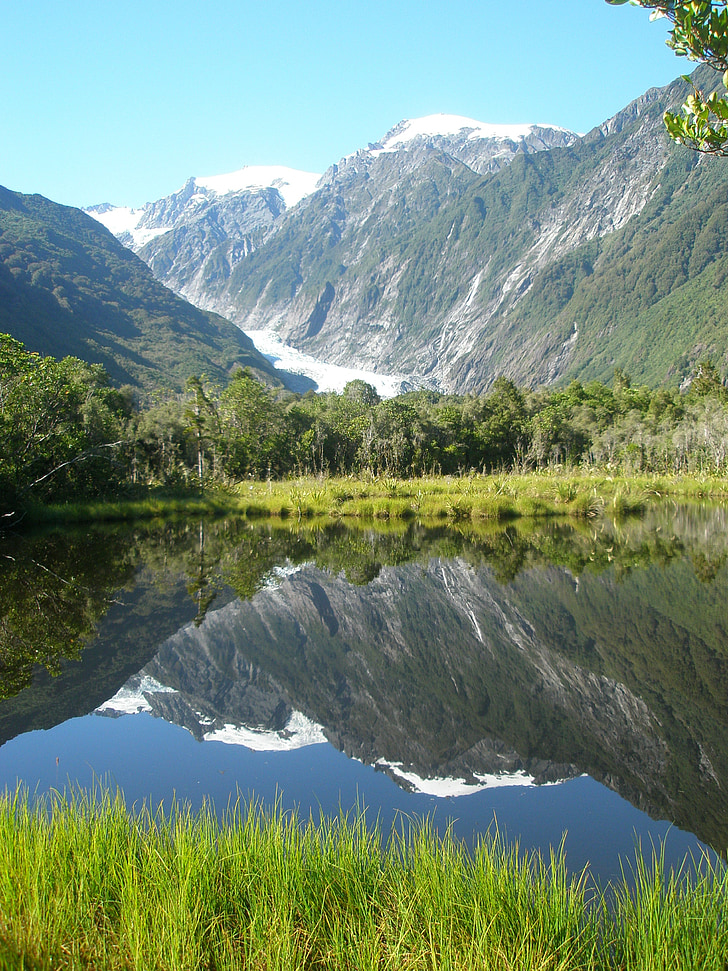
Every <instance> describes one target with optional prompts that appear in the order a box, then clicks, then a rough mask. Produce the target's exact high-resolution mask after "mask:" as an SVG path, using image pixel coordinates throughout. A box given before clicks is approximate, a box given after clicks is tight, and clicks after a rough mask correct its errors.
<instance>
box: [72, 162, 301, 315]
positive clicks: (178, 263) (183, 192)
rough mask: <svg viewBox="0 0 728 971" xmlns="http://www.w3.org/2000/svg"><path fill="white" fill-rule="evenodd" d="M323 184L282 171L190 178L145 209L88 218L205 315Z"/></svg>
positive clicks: (256, 169) (256, 168) (101, 209)
mask: <svg viewBox="0 0 728 971" xmlns="http://www.w3.org/2000/svg"><path fill="white" fill-rule="evenodd" d="M319 179H320V175H319V174H317V173H315V172H302V171H299V170H297V169H290V168H286V167H284V166H281V165H273V166H261V165H253V166H245V167H244V168H242V169H240V170H239V171H237V172H231V173H229V174H227V175H218V176H210V177H207V178H190V179H188V180H187V182H186V183H185V184H184V186H183V187H182V188H181V189H180V190H179V191H178V192H174V193H172V195H170V196H167V197H166V198H164V199H159V200H158V201H157V202H152V203H148V204H147V205H146V206H144V207H143V208H142V209H128V208H124V207H115V206H110V205H108V204H106V203H104V204H102V205H99V206H92V207H91V208H89V209H87V210H86V212H87V213H88V214H89V215H91V216H93V217H94V218H95V219H98V220H99V222H102V223H103V224H104V225H105V226H106V227H107V229H109V230H110V231H111V232H112V233H114V234H115V235H116V236H117V238H118V239H119V241H120V242H122V243H124V245H126V246H129V248H130V249H132V250H134V252H136V253H139V254H140V255H142V256H143V258H144V260H145V261H146V262H147V263H148V265H149V266H150V267H151V269H152V271H153V272H154V274H155V276H156V277H157V278H158V279H159V280H161V281H162V282H163V283H165V284H166V285H167V286H169V287H171V288H172V289H173V290H174V291H175V292H176V293H179V294H180V295H182V296H184V297H185V298H186V299H188V300H191V301H192V302H193V303H195V304H197V305H198V306H200V307H204V306H206V299H205V294H206V292H207V290H208V289H209V288H210V286H214V285H215V281H217V280H219V279H220V277H221V275H222V276H224V277H226V276H227V275H229V272H230V269H231V268H232V267H233V266H235V265H236V264H237V263H238V262H239V261H240V260H241V259H243V258H244V257H245V256H247V255H248V254H249V253H250V252H252V250H253V249H254V248H255V245H256V241H257V240H258V239H259V238H260V237H261V234H263V233H265V231H267V230H270V229H271V228H272V227H273V226H274V225H275V224H276V222H277V220H278V219H279V217H281V216H282V214H283V213H284V212H285V211H286V210H287V209H288V208H290V207H291V206H294V205H295V204H296V203H297V202H299V201H300V200H301V199H302V198H304V197H305V196H306V195H308V194H310V193H311V192H313V190H314V189H315V187H316V184H317V183H318V181H319ZM208 309H210V308H208Z"/></svg>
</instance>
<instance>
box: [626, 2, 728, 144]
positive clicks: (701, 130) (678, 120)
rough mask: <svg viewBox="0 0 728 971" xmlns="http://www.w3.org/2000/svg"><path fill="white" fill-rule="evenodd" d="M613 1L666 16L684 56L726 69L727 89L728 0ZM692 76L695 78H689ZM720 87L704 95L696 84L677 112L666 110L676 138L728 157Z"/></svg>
mask: <svg viewBox="0 0 728 971" xmlns="http://www.w3.org/2000/svg"><path fill="white" fill-rule="evenodd" d="M607 3H609V4H611V5H612V6H622V5H623V4H625V3H631V4H632V6H635V7H646V8H647V9H648V10H651V11H652V14H651V19H655V20H656V19H658V18H660V17H667V19H668V20H669V21H670V23H671V24H672V27H671V30H670V34H669V37H668V39H667V44H668V46H670V47H671V48H672V49H673V50H674V51H675V53H676V54H678V55H679V56H680V57H688V58H690V60H692V61H702V62H703V63H705V64H709V65H710V66H711V67H712V68H714V69H715V70H716V71H718V72H720V73H722V74H723V87H724V88H728V9H727V8H728V0H686V2H682V3H681V2H677V0H607ZM686 80H687V81H690V78H688V77H686ZM691 83H692V82H691ZM718 87H719V86H718V85H716V90H714V91H711V92H709V93H708V94H705V93H704V92H702V91H699V90H698V89H697V88H695V87H693V92H692V94H690V95H689V96H688V98H687V99H686V101H685V103H684V104H683V106H682V111H681V112H679V113H677V114H675V113H673V112H670V111H666V112H665V127H666V128H667V131H668V133H669V135H670V137H671V138H673V139H674V140H675V141H677V142H680V143H682V144H683V145H687V146H688V147H690V148H693V149H695V150H696V151H698V152H705V153H708V154H711V155H722V156H728V98H726V96H725V92H724V91H723V92H720V91H719V90H717V89H718Z"/></svg>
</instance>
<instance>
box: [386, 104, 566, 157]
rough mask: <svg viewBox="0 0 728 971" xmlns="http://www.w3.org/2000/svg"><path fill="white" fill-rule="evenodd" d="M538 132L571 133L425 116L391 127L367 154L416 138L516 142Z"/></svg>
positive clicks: (459, 117)
mask: <svg viewBox="0 0 728 971" xmlns="http://www.w3.org/2000/svg"><path fill="white" fill-rule="evenodd" d="M539 129H549V130H551V131H559V132H564V133H565V134H571V133H570V132H569V131H568V129H566V128H560V127H559V126H558V125H545V124H543V125H541V124H538V125H493V124H488V123H486V122H482V121H476V120H475V119H474V118H466V117H464V116H463V115H446V114H437V115H425V116H424V117H422V118H408V119H406V120H405V121H401V122H400V123H399V124H398V125H395V127H394V128H392V129H391V131H389V132H387V134H386V135H385V136H384V138H383V139H382V141H381V142H380V143H379V144H378V145H375V146H373V148H372V151H371V154H372V155H378V154H381V153H384V152H396V151H397V149H399V148H401V147H402V146H403V145H406V144H407V143H408V142H411V141H414V140H415V139H416V138H448V137H452V136H455V135H457V136H459V137H461V138H462V137H466V138H467V139H468V140H469V141H475V140H476V139H495V140H509V141H518V140H520V139H525V138H528V137H529V135H532V134H534V133H535V132H537V131H538V130H539Z"/></svg>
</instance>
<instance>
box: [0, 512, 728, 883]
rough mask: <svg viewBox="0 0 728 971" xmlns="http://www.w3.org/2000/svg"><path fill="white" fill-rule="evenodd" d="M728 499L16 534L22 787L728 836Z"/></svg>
mask: <svg viewBox="0 0 728 971" xmlns="http://www.w3.org/2000/svg"><path fill="white" fill-rule="evenodd" d="M727 525H728V517H727V516H726V513H725V510H721V509H715V508H698V507H694V508H689V509H687V508H676V507H670V508H665V507H663V508H661V509H655V510H653V511H652V512H651V513H650V514H649V515H648V516H646V517H644V518H643V519H640V520H629V521H626V522H621V523H612V522H610V521H609V520H604V521H600V522H598V523H596V524H593V523H588V524H580V525H574V524H569V525H564V524H556V523H546V524H544V523H540V524H534V523H528V522H519V523H518V524H517V525H515V526H514V525H509V526H508V527H505V526H502V525H501V526H495V525H490V526H485V527H483V528H482V529H478V530H475V531H473V530H471V529H470V528H469V529H464V530H462V531H451V530H447V529H444V528H442V529H427V528H424V527H422V526H418V525H412V524H411V525H408V526H404V525H401V526H399V527H395V528H389V529H387V530H383V531H377V530H374V529H372V528H360V529H353V530H352V529H347V528H344V527H341V526H331V527H326V528H306V527H302V526H300V525H296V526H294V527H284V526H283V525H281V524H276V525H270V524H266V525H264V526H254V525H251V524H249V523H246V522H243V521H205V522H196V523H194V524H191V523H187V524H180V523H165V524H153V525H144V526H137V527H134V528H133V529H129V528H128V527H124V528H114V529H109V528H107V529H93V530H88V531H74V532H70V531H66V532H46V533H42V534H37V535H25V536H22V537H6V538H5V539H3V541H2V550H0V552H2V557H1V558H0V699H1V700H0V789H1V788H9V789H11V790H13V789H15V787H16V786H17V785H18V784H19V783H22V784H23V785H25V786H26V787H27V788H28V789H29V790H30V791H31V792H33V793H44V792H47V791H49V790H52V789H63V788H64V787H67V786H69V785H72V786H81V787H84V788H92V787H93V786H94V785H98V784H103V785H111V786H113V787H117V786H118V787H119V788H120V789H121V790H122V791H123V793H124V795H125V798H126V799H127V802H129V803H130V804H132V803H137V804H139V803H141V802H142V801H143V800H147V801H151V802H152V804H153V805H157V804H159V803H160V802H163V803H164V804H165V805H169V804H170V802H171V801H172V800H173V799H174V798H176V799H178V800H181V801H185V802H189V803H190V804H191V805H192V806H193V807H197V806H199V805H200V804H201V803H202V801H203V800H211V801H212V802H213V803H214V805H215V806H216V807H217V808H218V809H220V810H223V809H224V808H225V807H226V806H227V805H228V804H229V803H230V802H231V801H235V800H236V799H238V798H242V799H249V798H255V799H258V800H260V801H262V802H263V803H264V804H266V805H272V804H273V803H274V802H276V801H278V802H279V803H280V804H281V805H282V806H283V807H284V808H293V807H297V808H299V809H300V811H301V812H302V814H304V815H306V816H307V815H308V814H309V812H312V813H313V814H314V816H316V817H318V815H319V813H321V812H324V813H336V812H338V811H340V810H343V811H348V810H352V809H353V808H354V807H357V806H358V807H364V808H366V811H367V816H368V818H369V819H370V820H371V821H372V822H374V821H375V820H378V821H379V822H380V824H381V825H382V827H383V828H384V829H385V830H386V829H387V828H388V827H389V826H390V825H391V824H392V823H393V822H394V821H396V820H397V819H398V818H399V817H400V815H401V814H405V815H406V816H409V817H422V816H426V815H427V816H431V817H432V818H433V819H434V821H435V823H436V824H437V825H438V826H439V827H440V828H443V829H444V827H445V826H446V825H447V824H448V823H449V822H452V825H453V826H454V828H455V831H456V833H457V834H458V835H460V836H461V837H463V838H464V839H465V840H467V841H468V842H471V841H472V840H473V839H474V838H477V837H478V836H479V835H481V834H483V833H485V832H486V831H487V830H488V829H492V828H493V827H495V826H497V827H498V829H499V830H500V831H501V832H505V833H506V834H507V836H508V837H509V838H511V839H516V840H518V841H519V843H520V845H521V846H522V847H523V848H527V849H530V848H539V849H541V850H545V851H547V850H548V847H549V846H550V845H558V844H559V843H560V842H561V840H562V838H564V839H565V846H566V853H567V862H568V863H569V864H570V866H571V867H572V868H574V869H580V868H581V867H582V866H583V865H584V864H586V863H587V862H589V864H590V866H591V869H592V872H593V873H595V875H597V876H599V877H602V878H603V879H610V878H612V877H615V876H618V875H619V873H620V865H621V864H620V860H628V859H629V858H630V857H632V856H633V854H634V849H635V846H636V845H637V843H638V842H641V844H642V846H643V848H645V847H646V848H647V849H648V851H649V850H650V844H651V843H659V842H661V841H665V845H666V855H667V858H668V860H669V861H670V862H673V863H677V862H679V861H680V860H681V859H682V858H683V857H684V855H685V853H686V852H692V853H694V854H700V853H701V851H702V849H703V848H704V847H712V849H713V850H715V851H717V852H718V853H720V854H723V852H724V850H725V848H726V846H727V845H728V798H727V797H726V792H727V791H728V609H727V606H726V605H727V604H728V564H727V563H726V560H727V559H728V532H727V530H726V526H727ZM564 834H565V836H564Z"/></svg>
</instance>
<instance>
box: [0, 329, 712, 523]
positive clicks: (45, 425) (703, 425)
mask: <svg viewBox="0 0 728 971" xmlns="http://www.w3.org/2000/svg"><path fill="white" fill-rule="evenodd" d="M554 465H561V466H570V467H576V466H582V467H583V466H598V467H601V468H607V469H614V470H615V471H616V470H619V471H622V472H627V473H630V472H649V471H656V472H695V471H706V472H708V471H710V472H713V473H715V472H721V471H724V470H726V467H727V466H728V389H726V388H725V387H724V385H723V384H722V382H721V380H720V376H719V374H718V372H717V370H716V368H715V367H714V366H713V365H712V364H711V362H710V361H708V360H706V361H703V362H701V363H700V364H699V365H698V366H697V367H696V368H695V370H694V373H693V375H692V380H691V382H690V384H689V387H688V388H687V389H686V390H684V391H679V390H676V389H675V390H669V389H665V388H660V389H656V390H655V389H650V388H647V387H636V386H633V385H632V384H631V382H630V380H629V377H628V376H627V375H625V374H624V373H623V372H621V371H619V370H616V371H615V373H614V379H613V381H612V384H611V386H609V385H605V384H602V383H600V382H598V381H593V382H589V383H587V384H581V383H579V382H577V381H574V382H572V383H571V384H570V385H568V387H564V388H554V387H550V388H542V389H538V390H524V389H521V388H518V387H516V386H515V385H514V384H513V383H512V382H511V381H508V380H506V379H505V378H499V379H498V380H497V381H496V382H495V384H494V385H493V387H492V389H491V390H490V391H489V392H488V393H487V394H484V395H470V394H469V395H444V394H438V393H436V392H434V391H427V390H420V391H413V392H409V393H406V394H403V395H400V396H399V397H397V398H392V399H387V400H381V399H380V398H379V396H378V395H377V393H376V391H375V389H374V388H372V387H371V386H370V385H368V384H366V383H365V382H363V381H351V382H350V383H349V384H348V385H347V386H346V387H345V388H344V390H343V392H342V393H341V394H337V393H334V392H330V393H321V394H315V393H313V392H307V393H306V394H304V395H300V394H295V393H293V392H291V391H287V390H283V389H280V388H271V387H268V386H266V385H265V384H263V383H261V382H260V381H259V380H257V378H256V377H255V376H254V375H253V374H252V372H251V371H250V370H248V369H247V368H246V369H239V370H238V371H237V372H236V373H235V374H234V375H233V377H232V378H231V379H230V381H229V382H228V384H227V386H226V387H224V388H221V387H219V386H217V385H214V384H211V383H208V382H206V381H205V380H204V378H201V377H192V378H190V379H189V381H188V384H187V389H186V391H185V392H184V393H166V394H163V395H160V396H159V397H157V398H151V399H146V400H144V401H142V400H141V399H139V398H138V396H137V393H136V392H135V391H134V390H133V389H131V388H121V389H117V388H114V387H112V386H111V383H110V380H109V377H108V375H107V373H106V372H105V371H104V369H103V368H102V367H101V366H100V365H90V364H87V363H85V362H84V361H81V360H80V359H78V358H72V357H66V358H63V359H61V360H58V359H56V358H53V357H41V356H39V355H38V354H35V353H31V352H29V351H27V350H26V349H25V348H24V347H23V345H22V344H21V343H20V342H18V341H16V340H15V339H14V338H12V337H9V336H7V335H2V336H0V507H1V508H0V512H2V513H4V514H7V513H9V512H15V511H17V509H18V508H22V507H23V506H24V505H25V504H27V503H28V502H31V501H33V502H39V501H40V502H48V501H58V500H65V499H69V498H81V497H93V496H103V495H116V496H118V495H123V494H125V493H128V494H133V493H135V492H139V491H140V490H143V489H146V488H147V487H149V486H167V487H180V488H191V489H192V488H194V489H198V488H201V487H204V485H206V484H212V483H220V484H223V483H230V482H232V481H239V480H241V479H244V478H247V477H250V478H266V477H272V478H277V477H285V476H290V475H298V474H332V475H341V474H350V473H354V474H362V473H371V474H374V475H378V474H384V475H389V476H396V477H410V476H417V475H421V474H433V473H434V474H443V475H456V474H462V473H464V472H471V471H475V472H490V471H494V470H498V471H503V470H506V471H508V470H516V469H517V470H520V471H523V470H529V469H539V468H544V467H548V466H554Z"/></svg>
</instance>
